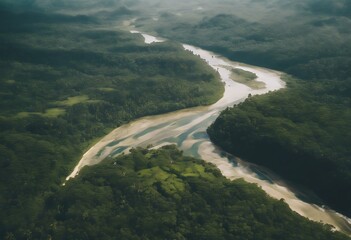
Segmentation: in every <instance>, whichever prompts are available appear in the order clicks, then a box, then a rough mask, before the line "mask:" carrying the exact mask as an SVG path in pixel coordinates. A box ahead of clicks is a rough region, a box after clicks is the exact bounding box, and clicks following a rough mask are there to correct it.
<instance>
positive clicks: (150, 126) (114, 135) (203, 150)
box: [69, 45, 349, 232]
mask: <svg viewBox="0 0 351 240" xmlns="http://www.w3.org/2000/svg"><path fill="white" fill-rule="evenodd" d="M184 48H185V49H187V50H189V51H192V52H193V53H194V54H195V55H198V56H200V57H201V58H202V59H204V60H205V61H206V62H207V63H208V64H209V65H210V66H211V67H212V68H214V69H215V70H216V71H218V73H219V74H220V76H221V78H222V81H223V82H224V83H225V93H224V95H223V97H222V99H220V100H219V101H218V102H217V103H215V104H213V105H211V106H208V107H197V108H191V109H186V110H181V111H177V112H173V113H168V114H163V115H157V116H150V117H145V118H142V119H139V120H136V121H133V122H131V123H129V124H126V125H123V126H121V127H120V128H117V129H115V130H114V131H112V132H111V133H110V134H108V135H107V136H105V137H104V138H103V139H102V140H101V141H100V142H99V143H98V144H96V145H95V146H94V147H92V148H91V149H90V150H89V151H88V152H87V153H86V154H85V155H84V156H83V158H82V159H81V161H80V164H79V165H77V168H76V169H75V171H74V172H73V173H72V174H71V175H70V176H69V177H74V176H75V175H76V174H77V173H78V172H79V170H80V169H81V168H82V167H83V166H85V165H94V164H97V163H99V162H100V161H102V160H103V159H104V158H106V157H108V156H117V155H119V154H121V153H128V152H129V149H131V148H133V147H138V146H141V147H146V146H148V145H153V146H155V147H159V146H164V145H167V144H176V145H177V146H178V147H179V148H180V149H182V150H183V151H184V152H185V154H187V155H190V156H195V157H199V158H202V159H204V160H206V161H208V162H211V163H213V164H215V165H216V166H217V167H218V168H219V169H220V170H221V172H222V174H223V175H224V176H226V177H227V178H229V179H236V178H244V179H245V181H248V182H252V183H256V184H258V185H259V186H260V187H261V188H262V189H264V190H265V191H266V192H267V193H268V194H269V195H270V196H272V197H274V198H277V199H281V198H283V199H285V201H286V202H287V203H288V204H289V206H290V207H291V209H293V210H294V211H296V212H298V213H299V214H301V215H302V216H305V217H307V218H309V219H312V220H315V221H322V222H324V223H328V224H331V225H333V226H335V227H336V228H337V229H340V230H342V231H344V232H348V231H349V230H348V226H349V224H348V222H347V220H346V219H344V218H343V217H340V216H339V215H338V214H337V213H335V212H334V211H332V210H325V209H323V208H321V207H318V206H315V205H313V204H310V203H307V202H304V201H302V200H300V199H299V198H298V196H296V194H295V193H294V192H292V191H291V190H290V189H289V187H287V186H286V185H285V184H282V182H284V181H282V180H281V179H279V180H278V181H277V182H278V183H276V182H271V181H269V180H267V179H269V176H267V177H266V178H264V179H262V175H260V173H259V167H256V166H255V168H251V166H252V165H250V164H248V163H245V162H243V161H239V160H235V162H233V157H231V158H230V159H228V157H223V154H221V152H220V151H218V150H217V148H216V147H215V146H214V145H213V144H212V143H211V142H210V140H209V138H208V135H207V134H206V129H207V127H208V126H209V125H210V124H211V123H212V122H213V121H215V119H216V118H217V116H218V115H219V112H220V111H221V110H223V109H225V108H226V107H228V106H232V105H234V104H238V103H240V102H242V101H244V100H245V99H246V98H247V97H248V96H249V94H250V95H255V94H264V93H267V92H269V91H275V90H278V89H280V88H283V87H285V83H284V82H283V81H282V80H281V78H280V77H281V73H280V72H277V71H273V70H269V69H265V68H260V67H255V66H249V65H245V66H240V64H239V63H236V62H231V61H229V60H227V59H225V58H222V57H220V56H218V55H216V54H214V53H211V52H208V51H205V50H202V49H199V48H196V47H193V46H190V45H184ZM228 65H229V66H231V67H240V68H242V69H244V70H245V71H250V72H253V73H255V74H256V75H257V76H258V78H257V80H259V81H262V82H264V83H265V85H266V88H265V89H260V90H252V89H250V88H249V87H247V86H245V85H242V84H239V83H236V82H233V81H232V79H231V78H230V75H231V72H230V70H228V69H227V67H226V66H228Z"/></svg>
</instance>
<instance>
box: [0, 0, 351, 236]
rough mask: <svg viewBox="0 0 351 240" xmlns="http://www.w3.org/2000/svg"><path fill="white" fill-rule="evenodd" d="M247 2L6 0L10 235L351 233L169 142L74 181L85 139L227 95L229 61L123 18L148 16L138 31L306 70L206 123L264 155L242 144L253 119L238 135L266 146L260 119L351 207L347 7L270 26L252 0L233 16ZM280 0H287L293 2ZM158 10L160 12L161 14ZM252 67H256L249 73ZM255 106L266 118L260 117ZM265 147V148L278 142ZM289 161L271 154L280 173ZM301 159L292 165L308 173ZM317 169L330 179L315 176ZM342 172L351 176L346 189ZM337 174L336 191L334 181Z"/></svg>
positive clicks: (2, 65)
mask: <svg viewBox="0 0 351 240" xmlns="http://www.w3.org/2000/svg"><path fill="white" fill-rule="evenodd" d="M267 1H268V0H266V1H254V0H253V1H250V3H251V4H254V5H252V6H256V5H257V4H258V5H260V4H262V2H267ZM272 1H273V2H274V0H272ZM338 1H340V2H342V1H341V0H338ZM203 2H206V3H208V4H218V6H219V5H220V4H224V5H223V6H225V7H222V8H221V9H220V11H223V12H225V14H219V13H218V12H216V11H215V10H214V9H215V8H213V9H211V10H210V12H206V14H203V15H201V14H202V12H201V11H202V10H201V11H200V10H199V11H198V10H196V11H197V12H199V14H200V13H201V14H200V15H197V14H196V13H195V12H191V11H187V13H190V15H191V17H190V18H189V17H188V16H185V15H182V14H181V13H177V14H175V13H176V12H177V11H178V9H177V11H172V7H175V8H176V7H179V6H181V5H182V4H185V5H186V6H185V8H184V9H186V10H188V6H187V5H189V4H190V5H191V7H194V8H196V9H200V8H199V7H198V5H197V4H199V3H203ZM225 2H227V3H225ZM234 2H235V4H233V3H234ZM241 2H242V1H239V0H233V1H232V2H231V1H218V2H214V1H207V0H201V1H200V0H196V1H192V2H189V1H179V3H175V2H174V1H166V0H165V1H158V0H150V1H134V0H130V1H129V0H113V1H112V0H109V1H99V0H97V1H90V0H77V1H69V0H61V1H50V0H48V1H35V0H33V1H26V0H18V1H12V0H0V69H1V70H0V178H1V181H0V192H1V194H0V207H1V211H0V239H8V240H10V239H11V240H13V239H116V238H118V239H349V238H347V236H344V235H342V234H340V233H334V232H332V231H330V226H327V225H322V224H320V223H313V222H311V221H308V220H307V219H305V218H302V217H301V216H299V215H298V214H296V213H294V212H292V211H291V210H290V209H289V208H288V206H287V204H286V203H284V200H283V199H282V200H273V199H271V198H269V197H268V196H267V195H266V194H265V193H264V192H263V191H262V190H261V189H259V188H258V187H257V186H255V185H253V184H248V183H246V182H244V181H242V180H236V181H229V180H227V179H225V178H224V177H223V176H221V174H220V172H219V171H218V169H216V168H215V167H214V166H212V165H210V164H206V163H205V162H203V161H202V160H197V159H193V158H189V157H184V156H182V153H181V152H180V151H179V150H177V149H175V148H174V147H173V146H167V147H164V148H163V149H161V150H147V149H133V150H131V153H130V154H129V155H123V156H120V157H117V158H115V159H111V158H110V159H106V160H104V161H103V162H102V163H101V164H99V165H96V166H93V167H88V168H85V169H83V170H82V172H81V174H80V175H79V176H78V177H77V178H75V179H73V180H71V181H69V182H67V183H66V185H65V186H62V183H63V180H64V178H65V177H66V176H67V175H68V174H69V172H70V171H71V170H72V169H73V166H74V165H75V163H76V162H77V161H78V160H79V158H80V157H81V156H82V154H83V153H84V151H86V149H88V147H89V146H91V144H93V143H94V141H96V140H97V139H99V138H100V137H102V136H103V135H104V134H106V133H107V132H108V131H109V130H111V129H112V128H115V127H117V126H120V125H121V124H123V123H126V122H128V121H130V120H132V119H135V118H137V117H141V116H145V115H150V114H158V113H164V112H168V111H174V110H176V109H181V108H187V107H191V106H197V105H206V104H210V103H213V102H215V101H216V100H217V99H219V98H220V96H221V95H222V93H223V85H222V83H220V82H219V81H218V74H217V73H216V72H215V71H213V69H210V68H209V67H208V66H207V65H206V63H205V62H203V61H202V60H200V59H199V58H197V57H196V56H193V55H192V54H191V53H190V52H187V51H184V50H183V49H182V47H181V46H180V44H178V43H176V42H173V41H167V42H164V43H157V44H150V45H147V44H144V42H143V39H142V37H141V36H140V35H138V34H130V33H129V32H127V31H122V30H121V29H116V25H118V26H121V25H123V23H124V22H123V21H124V20H130V19H132V18H138V17H139V19H137V20H136V22H135V24H136V26H137V27H139V28H144V29H149V30H152V31H155V32H158V33H159V34H160V35H162V36H165V37H170V38H171V39H174V40H177V41H182V42H188V43H193V44H196V45H198V46H202V47H205V48H207V49H210V50H214V51H217V52H219V53H222V54H224V55H226V56H228V57H230V58H232V59H236V60H240V61H244V62H248V63H254V64H258V65H262V66H268V67H272V68H276V69H280V70H284V71H286V72H288V73H290V74H293V75H295V76H297V77H300V78H302V79H303V80H297V79H293V78H289V79H287V81H288V89H286V90H284V91H282V92H277V93H271V94H269V95H267V96H262V97H261V98H256V97H253V98H250V99H249V100H248V101H247V102H245V103H243V104H241V105H240V106H239V107H238V108H235V109H227V110H226V111H225V112H224V113H223V115H222V116H221V117H220V118H219V120H218V121H217V122H216V124H215V125H214V126H213V127H212V128H211V129H210V130H209V133H210V134H211V137H212V138H213V139H214V141H216V142H217V143H219V144H221V145H222V146H223V147H226V146H227V150H228V151H232V152H234V153H238V155H242V156H247V157H248V159H249V160H252V161H256V159H255V158H254V157H253V158H252V159H251V157H250V156H248V155H247V154H246V152H240V153H239V152H238V151H237V150H236V149H233V148H232V146H233V145H232V143H234V140H233V139H232V138H231V135H230V134H231V133H234V132H235V131H236V130H238V129H236V128H233V125H235V123H237V124H238V125H237V126H240V124H241V126H242V127H243V128H241V127H240V130H242V131H244V130H246V131H247V132H239V133H240V134H242V135H241V137H244V136H248V137H249V136H250V139H249V138H248V137H247V139H242V142H241V143H242V144H244V145H245V146H246V143H248V142H249V143H250V144H254V143H253V141H256V142H255V144H256V145H257V146H255V147H256V148H255V149H261V148H260V142H259V141H260V140H261V139H260V138H259V137H257V134H260V133H259V132H258V130H260V131H262V132H261V133H262V134H263V137H264V134H266V132H264V131H266V130H267V131H268V130H269V134H270V135H269V136H268V138H269V140H270V141H268V142H267V143H268V144H271V145H269V146H266V147H271V149H273V150H272V151H276V152H275V153H276V155H274V156H280V155H284V157H286V156H292V157H291V158H289V157H288V158H284V159H286V160H287V161H288V160H295V159H293V157H294V156H297V157H300V156H303V157H304V158H303V159H304V160H305V163H304V164H306V162H307V165H308V164H310V163H309V161H311V159H312V160H313V161H312V162H311V164H310V165H308V167H306V170H311V169H312V165H317V166H320V167H319V168H320V169H318V168H313V172H314V173H316V176H315V178H311V179H310V178H302V179H296V177H295V176H292V177H291V175H289V174H287V176H288V177H289V178H290V179H293V180H296V181H300V182H301V183H304V182H303V181H306V179H307V180H308V181H310V182H307V183H305V184H306V185H308V186H310V187H311V188H312V189H314V190H316V191H317V190H318V192H319V193H320V194H321V196H323V197H324V198H325V199H327V200H328V201H329V203H333V204H334V205H335V206H337V207H338V208H339V209H342V210H344V212H347V211H348V208H347V207H348V206H346V204H345V203H347V201H349V200H350V196H349V195H347V194H349V193H348V192H347V191H346V192H345V191H344V192H345V194H343V196H345V197H346V198H344V199H345V201H344V202H340V201H343V199H337V198H336V196H340V194H339V192H340V191H341V190H345V189H350V188H349V186H350V185H349V182H348V181H349V179H350V171H349V168H350V164H349V158H348V156H350V154H349V149H348V148H347V146H348V143H349V142H350V141H349V140H350V135H349V134H350V131H349V129H350V125H349V122H351V121H348V119H350V110H349V107H350V95H351V94H350V93H351V92H350V84H349V83H350V81H349V79H347V77H348V76H350V75H349V71H350V69H349V67H348V66H350V58H349V56H350V54H349V53H350V46H351V45H349V44H348V43H349V42H348V41H349V39H350V38H348V34H349V33H350V30H349V29H351V28H348V26H349V24H350V21H349V16H350V15H349V14H348V12H347V11H346V10H345V9H349V8H343V9H342V10H341V9H340V8H339V7H337V6H334V5H330V4H329V5H328V2H330V1H327V0H325V1H323V2H324V3H323V4H317V5H316V4H313V3H316V2H317V1H316V0H309V1H306V4H307V3H308V4H307V5H306V6H304V7H303V8H301V9H303V11H307V12H308V13H309V15H308V14H307V15H303V14H302V15H301V14H300V15H299V16H294V15H292V16H290V17H289V18H287V19H285V21H284V22H282V21H279V22H275V21H273V20H266V21H262V23H259V22H255V20H252V21H248V20H247V18H245V16H243V14H244V13H246V12H247V11H238V12H241V13H242V15H241V16H235V15H234V14H232V13H231V12H234V11H233V9H232V7H233V6H234V5H235V6H236V4H239V5H240V4H242V3H241ZM268 2H269V1H268ZM278 2H281V3H282V4H277V6H278V7H281V9H283V7H287V6H286V5H284V4H283V3H286V2H289V1H287V0H280V1H278ZM343 2H345V1H343ZM148 4H149V5H148ZM163 4H165V5H163ZM225 4H229V5H232V6H229V7H226V5H225ZM345 4H346V3H345ZM239 5H238V6H239ZM292 5H294V4H292ZM147 6H150V7H149V8H148V7H147ZM209 6H211V5H209ZM345 6H346V5H345ZM348 6H349V5H348ZM289 7H291V6H289ZM249 8H251V5H250V6H249ZM19 9H20V10H19ZM21 9H22V10H21ZM23 9H25V10H31V11H23ZM156 9H161V12H160V14H159V15H157V18H153V16H154V15H155V12H154V11H155V10H156ZM165 9H168V10H170V11H171V12H167V11H166V10H165ZM261 9H263V8H261ZM12 10H13V11H12ZM271 10H272V8H270V11H271ZM51 11H55V13H52V12H51ZM62 13H67V14H62ZM72 13H74V14H72ZM143 14H145V16H144V15H143ZM148 14H150V16H151V17H150V16H149V15H148ZM304 14H305V12H304ZM269 15H271V13H270V12H269ZM312 15H316V16H317V17H316V18H313V17H311V16H312ZM140 16H141V17H140ZM252 16H253V15H252ZM255 16H256V17H257V16H259V14H257V15H255ZM279 16H280V15H279ZM302 16H303V17H302ZM155 19H158V20H157V21H156V20H155ZM189 19H191V20H194V21H188V20H189ZM277 19H278V17H277ZM297 19H299V21H297ZM186 21H187V22H186ZM151 23H152V24H151ZM301 26H303V27H301ZM286 29H289V32H287V31H286ZM306 33H309V34H306ZM336 33H337V34H336ZM328 36H336V37H333V39H331V38H330V37H329V38H328ZM233 74H235V72H234V73H233ZM254 78H255V76H252V75H251V76H250V74H249V73H247V79H244V80H245V81H252V80H254ZM286 107H288V109H287V108H286ZM287 110H289V111H287ZM235 111H236V112H235ZM320 115H322V116H323V117H320ZM227 117H228V118H227ZM240 118H241V120H240V121H238V119H240ZM251 119H257V121H256V122H255V123H254V124H256V125H253V126H254V127H252V126H251V125H249V123H250V124H253V123H252V122H250V121H251ZM316 119H317V120H316ZM248 121H249V123H248ZM315 121H316V123H314V122H315ZM217 123H220V124H217ZM275 124H277V125H275ZM279 124H280V125H279ZM274 126H277V128H276V129H275V128H274ZM278 126H279V127H278ZM311 126H312V127H311ZM224 128H225V132H226V134H228V135H224V134H223V131H222V130H223V129H224ZM250 131H251V132H250ZM235 134H237V133H235ZM246 134H247V135H246ZM250 134H251V135H250ZM228 136H229V137H228ZM217 137H218V138H219V137H223V143H222V142H219V141H217ZM277 139H278V140H280V139H282V141H280V142H279V141H277ZM316 139H317V140H318V141H316ZM246 140H247V142H245V141H246ZM265 140H267V138H266V139H265ZM279 143H284V145H283V146H282V147H280V146H279ZM237 146H241V145H237ZM252 146H254V145H252ZM272 147H273V148H272ZM291 148H294V149H296V152H293V153H291V152H289V151H291ZM242 149H244V150H246V151H250V149H248V148H245V147H244V148H242ZM266 150H267V151H262V154H271V152H270V151H268V150H269V149H266ZM255 151H256V150H255ZM275 153H274V152H273V154H275ZM245 154H246V155H245ZM279 154H280V155H279ZM291 154H295V155H291ZM296 154H297V155H296ZM298 154H300V155H298ZM268 156H269V157H271V156H270V155H268ZM274 156H273V157H274ZM310 156H311V157H314V159H313V158H310ZM303 159H301V160H303ZM276 160H277V161H276ZM279 160H281V159H278V158H272V161H276V163H275V167H276V168H274V169H275V170H276V171H279V166H280V165H279V164H280V162H279ZM321 161H323V162H322V164H321ZM302 163H303V162H302V161H289V166H290V167H291V169H297V170H296V171H298V172H299V175H304V176H307V174H308V173H307V171H302V170H305V166H301V164H302ZM260 164H263V165H269V162H268V163H267V162H260ZM300 167H301V168H300ZM314 167H315V166H314ZM283 170H284V169H283ZM325 171H327V172H325ZM281 173H284V171H281ZM289 173H291V172H289ZM318 173H320V174H318ZM322 174H327V175H328V176H329V177H330V178H328V179H327V178H326V177H325V176H321V175H322ZM294 177H295V178H294ZM320 178H324V179H323V181H324V182H322V183H323V184H324V183H325V184H326V185H325V186H322V185H321V184H319V185H317V186H318V188H316V184H318V183H320ZM343 179H344V180H345V181H342V180H343ZM327 180H329V181H327ZM338 181H342V184H344V185H340V186H338V188H335V187H336V186H335V184H334V183H335V182H337V183H339V182H338ZM331 186H333V187H334V188H333V189H332V191H334V192H331V193H330V194H325V193H326V192H325V190H326V189H327V190H328V189H330V188H331ZM337 191H339V192H338V194H336V195H335V192H337ZM323 194H325V195H323ZM332 194H333V195H332ZM348 199H349V200H348ZM349 202H350V201H349Z"/></svg>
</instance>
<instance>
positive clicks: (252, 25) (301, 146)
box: [154, 0, 351, 216]
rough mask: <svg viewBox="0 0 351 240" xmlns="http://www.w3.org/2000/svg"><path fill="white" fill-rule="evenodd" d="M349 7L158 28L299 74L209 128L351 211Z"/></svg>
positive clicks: (310, 7)
mask: <svg viewBox="0 0 351 240" xmlns="http://www.w3.org/2000/svg"><path fill="white" fill-rule="evenodd" d="M234 7H235V6H233V8H234ZM348 7H349V3H348V2H346V1H344V0H337V1H330V0H325V1H306V2H304V3H299V4H297V3H295V2H294V3H293V2H291V3H289V10H288V9H287V8H286V5H285V4H284V3H282V4H276V5H275V6H274V7H273V8H272V11H275V12H277V15H276V16H274V17H272V18H269V17H268V18H265V19H262V21H261V22H255V21H249V20H246V19H243V18H241V17H238V16H236V15H234V14H235V13H234V14H217V15H215V16H210V17H204V18H203V19H202V20H201V21H200V22H193V23H183V22H182V20H181V19H178V21H179V23H178V24H174V23H173V24H172V26H173V27H170V26H169V25H168V26H167V24H166V23H167V18H165V19H162V25H161V24H160V25H157V23H154V25H155V26H154V28H155V29H156V30H158V31H159V32H160V33H161V34H163V35H164V36H171V37H173V38H175V39H180V40H182V41H186V40H188V41H190V43H192V44H195V45H200V46H202V47H205V48H207V49H210V50H214V51H216V52H219V53H222V54H223V55H225V56H227V57H229V58H231V59H233V60H237V61H242V62H246V63H249V64H254V65H260V66H265V67H269V68H273V69H277V70H281V71H284V72H287V73H289V74H291V75H293V76H294V77H298V78H300V79H302V81H296V80H293V81H290V82H289V83H290V84H288V89H287V90H284V91H282V92H280V93H272V94H270V95H268V96H267V97H257V98H256V97H255V98H252V99H250V100H248V101H246V102H245V103H243V104H241V105H240V106H239V107H238V108H234V109H228V110H226V111H224V112H223V114H222V116H221V117H220V118H219V119H218V120H217V121H216V123H215V124H214V126H212V127H211V128H210V129H209V133H210V136H211V139H213V141H214V142H216V143H217V144H219V145H220V146H221V147H224V148H225V149H226V150H227V151H230V152H231V153H234V154H236V155H238V156H241V157H243V158H246V159H247V160H249V161H253V162H258V163H260V164H262V165H265V166H269V167H271V168H273V169H274V170H275V171H277V172H278V173H280V174H282V175H283V176H285V177H287V178H289V179H291V180H294V181H295V182H297V183H299V184H303V185H307V186H309V187H310V188H311V189H312V190H314V191H315V192H316V193H318V195H319V196H320V197H322V198H323V200H325V201H326V204H327V205H331V206H332V207H334V208H336V209H337V210H339V211H342V212H343V213H344V214H347V215H348V216H351V208H350V205H349V203H350V202H351V195H350V193H349V191H348V189H350V186H351V164H350V162H351V159H350V156H351V154H350V147H349V146H350V145H351V135H350V133H351V131H350V129H351V115H350V106H351V99H350V97H351V78H350V76H351V68H350V65H351V32H350V29H351V21H350V18H349V15H347V14H346V13H345V11H347V9H348ZM287 11H289V13H287ZM259 13H260V11H258V12H257V14H258V15H259ZM172 21H174V19H173V20H172ZM167 27H169V28H167ZM169 29H171V31H170V30H169ZM194 33H195V34H194ZM190 36H191V37H190ZM253 149H255V151H253ZM340 192H343V197H342V198H340V197H339V196H340Z"/></svg>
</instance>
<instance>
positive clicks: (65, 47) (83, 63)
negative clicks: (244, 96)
mask: <svg viewBox="0 0 351 240" xmlns="http://www.w3.org/2000/svg"><path fill="white" fill-rule="evenodd" d="M104 27H105V26H104V25H99V24H98V23H97V22H96V21H95V20H94V19H93V18H90V17H82V16H77V17H71V16H63V15H58V14H55V15H49V14H42V13H34V12H31V13H12V12H9V11H1V14H0V52H1V54H0V69H1V72H0V160H1V162H0V166H1V167H0V178H1V181H0V192H1V195H0V205H1V211H0V238H1V239H3V236H4V235H5V234H6V232H12V231H16V232H17V233H19V232H22V233H23V232H25V231H28V230H30V229H31V228H32V224H33V223H34V219H36V218H37V217H38V214H39V212H40V210H41V209H42V207H43V206H44V200H45V199H46V198H47V196H48V195H49V194H50V193H51V192H52V191H56V189H57V188H58V187H59V186H60V184H62V182H63V179H64V177H66V176H67V175H68V174H69V172H70V171H71V170H72V169H73V166H74V164H75V163H76V162H77V161H78V160H79V159H80V157H81V156H82V154H83V153H84V151H85V150H86V149H87V148H88V147H89V145H91V144H92V142H93V141H94V140H95V139H97V138H99V137H102V136H103V135H104V134H106V133H107V132H108V131H109V130H110V129H111V128H115V127H117V126H119V125H121V124H122V123H126V122H128V121H130V120H132V119H135V118H137V117H141V116H144V115H150V114H158V113H163V112H168V111H173V110H176V109H181V108H186V107H191V106H197V105H205V104H210V103H213V102H215V101H216V100H217V99H219V98H220V97H221V95H222V93H223V89H224V88H223V84H222V83H221V82H220V81H219V78H218V74H217V73H216V72H215V71H214V70H213V69H211V68H210V67H208V66H207V64H206V63H205V62H204V61H202V60H201V59H199V58H198V57H196V56H194V55H193V54H192V53H190V52H187V51H184V50H183V48H182V46H181V45H179V44H176V43H172V42H167V43H159V44H150V45H146V44H144V42H143V38H142V37H141V36H140V35H138V34H131V33H129V32H125V31H116V30H108V29H104Z"/></svg>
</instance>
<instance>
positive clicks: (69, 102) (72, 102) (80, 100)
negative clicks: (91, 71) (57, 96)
mask: <svg viewBox="0 0 351 240" xmlns="http://www.w3.org/2000/svg"><path fill="white" fill-rule="evenodd" d="M88 101H89V97H88V96H87V95H81V96H75V97H69V98H67V99H66V100H63V101H57V102H55V104H57V105H59V106H65V107H71V106H73V105H76V104H78V103H86V102H88Z"/></svg>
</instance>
